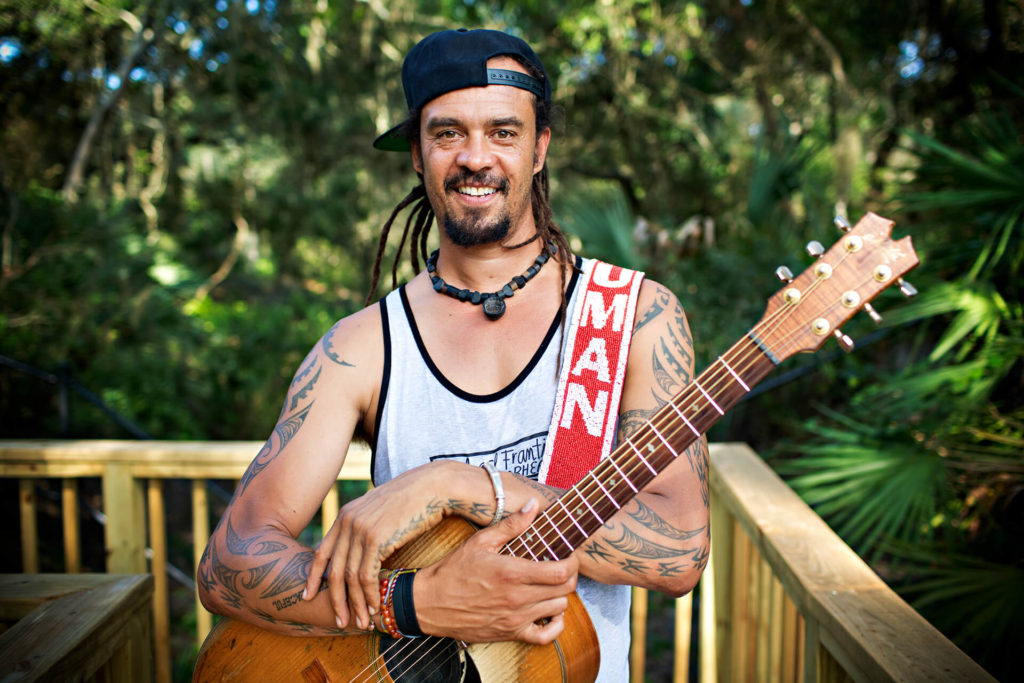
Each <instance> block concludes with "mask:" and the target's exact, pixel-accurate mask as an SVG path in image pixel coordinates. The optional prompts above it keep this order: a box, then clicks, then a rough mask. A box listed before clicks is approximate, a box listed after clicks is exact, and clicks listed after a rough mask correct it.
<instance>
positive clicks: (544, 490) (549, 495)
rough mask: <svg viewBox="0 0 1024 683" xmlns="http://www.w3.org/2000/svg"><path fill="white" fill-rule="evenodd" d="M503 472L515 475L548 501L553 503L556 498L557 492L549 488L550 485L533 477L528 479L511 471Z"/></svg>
mask: <svg viewBox="0 0 1024 683" xmlns="http://www.w3.org/2000/svg"><path fill="white" fill-rule="evenodd" d="M504 474H511V475H512V476H513V477H515V478H516V479H518V480H519V481H521V482H523V483H524V484H526V485H527V486H529V487H530V488H531V489H533V490H534V491H536V492H537V493H539V494H540V495H541V497H543V498H544V500H546V501H547V502H548V503H554V502H555V501H556V500H558V495H559V494H558V492H557V491H556V490H555V489H553V488H551V487H550V486H545V485H544V484H541V483H540V482H536V481H534V480H533V479H530V478H529V477H524V476H523V475H521V474H514V473H512V472H505V473H504Z"/></svg>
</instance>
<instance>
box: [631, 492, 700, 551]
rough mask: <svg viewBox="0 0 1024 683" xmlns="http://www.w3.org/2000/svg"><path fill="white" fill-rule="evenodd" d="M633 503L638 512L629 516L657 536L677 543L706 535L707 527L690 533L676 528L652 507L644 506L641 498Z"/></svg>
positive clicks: (635, 499)
mask: <svg viewBox="0 0 1024 683" xmlns="http://www.w3.org/2000/svg"><path fill="white" fill-rule="evenodd" d="M633 502H634V503H636V505H637V510H636V511H635V512H630V513H629V516H630V517H632V518H633V519H635V520H636V521H638V522H640V523H641V524H643V525H644V527H646V528H647V529H650V530H651V531H653V532H655V533H656V534H660V535H662V536H665V537H667V538H671V539H674V540H677V541H688V540H690V539H691V538H693V537H694V536H698V535H700V534H702V533H704V529H705V527H700V528H699V529H693V530H690V531H683V530H682V529H678V528H676V527H675V526H673V525H671V524H669V523H668V522H667V521H666V520H665V518H664V517H662V516H661V515H659V514H658V513H657V512H655V511H654V510H652V509H651V508H650V507H648V506H647V505H644V503H643V501H641V500H640V499H639V498H634V499H633Z"/></svg>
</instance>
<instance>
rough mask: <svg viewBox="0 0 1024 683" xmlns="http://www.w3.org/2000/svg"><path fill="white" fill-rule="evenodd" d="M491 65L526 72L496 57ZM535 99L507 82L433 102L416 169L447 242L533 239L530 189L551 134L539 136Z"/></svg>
mask: <svg viewBox="0 0 1024 683" xmlns="http://www.w3.org/2000/svg"><path fill="white" fill-rule="evenodd" d="M487 66H489V67H491V68H499V69H514V70H516V71H523V68H522V67H521V66H520V65H519V64H518V63H517V62H516V61H515V60H513V59H510V58H507V57H496V58H494V59H491V60H489V61H488V62H487ZM533 98H534V96H533V95H532V94H531V93H529V92H528V91H526V90H523V89H521V88H516V87H513V86H507V85H490V86H487V87H482V88H464V89H462V90H454V91H452V92H449V93H446V94H444V95H441V96H440V97H438V98H435V99H433V100H431V101H430V102H428V103H427V104H426V105H425V106H424V107H423V111H422V112H421V115H420V144H419V146H418V147H417V146H415V145H414V146H413V152H412V158H413V166H414V167H415V168H416V170H417V171H418V172H419V173H422V174H423V180H424V184H425V186H426V190H427V198H428V199H429V200H430V204H431V206H432V207H433V209H434V213H435V215H436V216H437V219H438V221H439V223H440V224H441V225H443V226H444V227H445V232H446V234H447V235H448V237H449V239H451V241H452V242H454V243H455V244H457V245H460V246H473V245H477V244H491V243H495V242H500V241H502V240H504V239H505V238H506V237H507V236H508V235H509V234H517V235H518V238H519V239H527V238H529V237H531V236H532V235H533V232H534V226H533V212H532V209H531V205H530V187H531V183H532V180H533V175H534V173H536V172H538V171H539V170H540V169H541V168H543V166H544V158H545V155H546V153H547V143H548V140H549V138H550V131H548V130H545V131H543V132H542V133H541V135H540V136H537V135H536V125H535V118H534V116H535V115H534V108H533V107H534V105H533Z"/></svg>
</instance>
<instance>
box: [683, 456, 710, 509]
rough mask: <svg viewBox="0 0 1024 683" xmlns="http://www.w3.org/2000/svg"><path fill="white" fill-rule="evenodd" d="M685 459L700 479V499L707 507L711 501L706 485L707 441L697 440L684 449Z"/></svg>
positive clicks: (708, 487) (708, 488)
mask: <svg viewBox="0 0 1024 683" xmlns="http://www.w3.org/2000/svg"><path fill="white" fill-rule="evenodd" d="M686 459H687V460H688V461H689V462H690V469H692V470H693V471H694V472H695V473H696V474H697V478H698V479H700V497H701V500H702V501H703V502H704V506H705V507H707V506H708V505H709V503H710V501H711V492H710V486H709V484H708V442H707V439H698V440H697V443H695V444H693V445H692V446H690V447H689V448H687V449H686Z"/></svg>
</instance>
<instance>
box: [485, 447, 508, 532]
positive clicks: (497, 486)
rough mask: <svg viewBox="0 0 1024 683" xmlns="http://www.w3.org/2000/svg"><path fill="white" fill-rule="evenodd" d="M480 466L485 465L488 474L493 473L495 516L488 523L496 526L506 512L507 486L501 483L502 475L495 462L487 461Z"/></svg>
mask: <svg viewBox="0 0 1024 683" xmlns="http://www.w3.org/2000/svg"><path fill="white" fill-rule="evenodd" d="M480 467H483V468H484V469H485V470H487V474H489V475H491V484H493V485H494V518H493V519H492V520H491V523H490V524H488V525H487V526H494V525H495V524H497V523H498V522H500V521H501V516H502V515H504V514H505V487H504V486H502V485H501V476H500V475H499V474H498V470H496V469H495V468H494V465H493V464H491V463H490V462H485V463H484V464H483V465H480Z"/></svg>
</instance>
